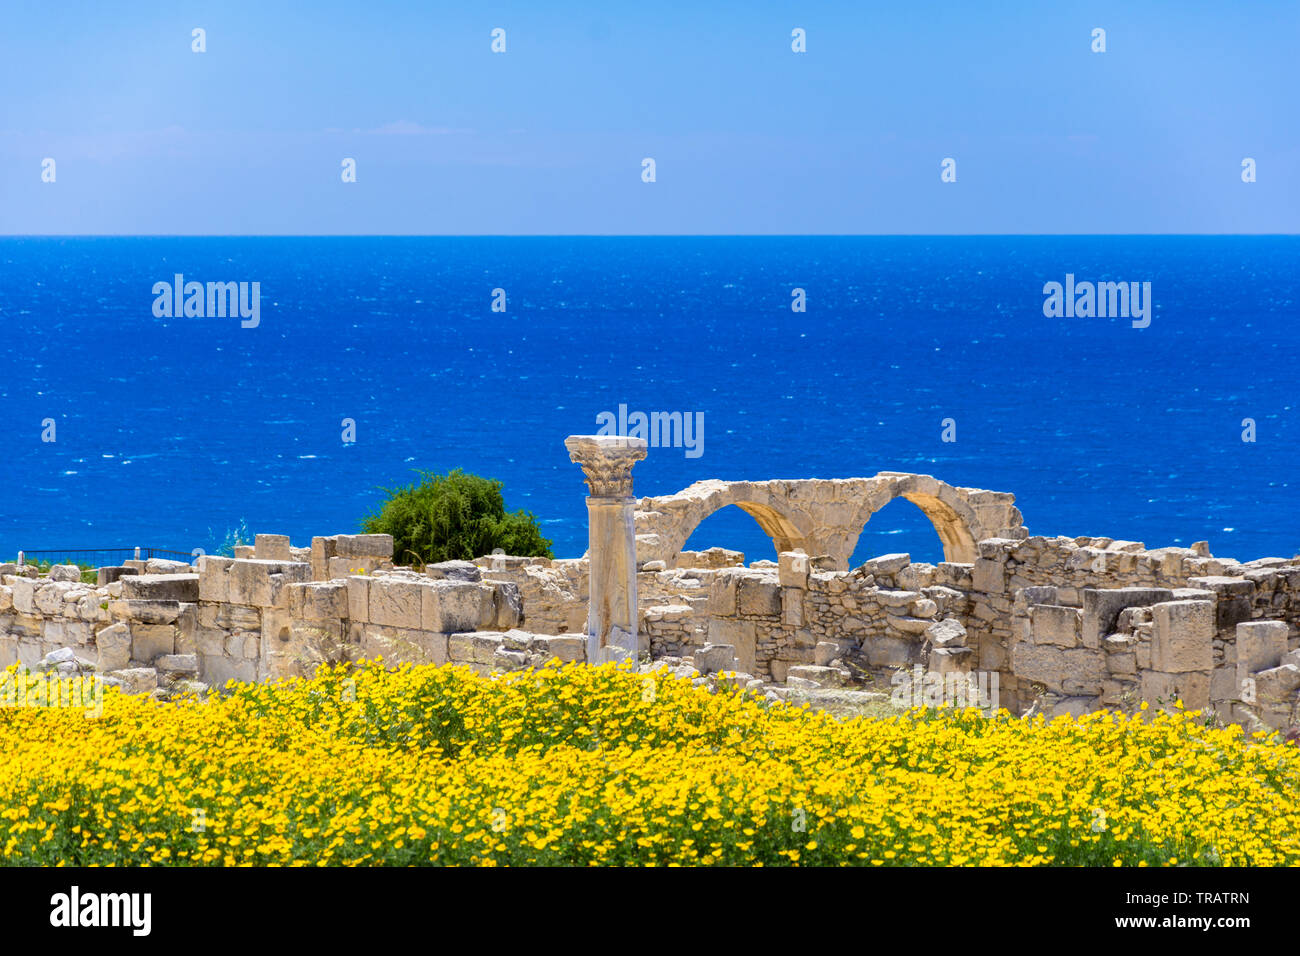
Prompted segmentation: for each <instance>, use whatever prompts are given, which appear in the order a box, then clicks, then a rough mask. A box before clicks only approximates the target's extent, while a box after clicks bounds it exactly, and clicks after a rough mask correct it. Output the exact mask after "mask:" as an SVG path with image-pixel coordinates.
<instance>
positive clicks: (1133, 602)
mask: <svg viewBox="0 0 1300 956" xmlns="http://www.w3.org/2000/svg"><path fill="white" fill-rule="evenodd" d="M1173 596H1174V595H1173V591H1171V590H1169V589H1168V588H1114V589H1106V590H1102V589H1099V588H1084V590H1083V629H1082V632H1081V638H1082V642H1083V646H1084V647H1100V646H1101V642H1102V641H1103V640H1104V639H1105V638H1106V636H1107V635H1108V634H1112V633H1114V631H1115V622H1116V621H1117V620H1118V618H1119V612H1120V611H1122V610H1124V609H1125V608H1127V607H1144V606H1146V605H1151V604H1159V603H1160V602H1162V601H1168V600H1170V599H1171V598H1172V597H1173Z"/></svg>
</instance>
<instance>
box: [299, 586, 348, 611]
mask: <svg viewBox="0 0 1300 956" xmlns="http://www.w3.org/2000/svg"><path fill="white" fill-rule="evenodd" d="M288 590H289V613H290V614H292V615H293V616H294V617H300V618H305V619H308V620H331V619H339V618H345V617H347V616H348V586H347V585H346V584H344V583H343V582H341V581H319V582H315V581H314V582H311V583H308V584H291V585H289V588H288Z"/></svg>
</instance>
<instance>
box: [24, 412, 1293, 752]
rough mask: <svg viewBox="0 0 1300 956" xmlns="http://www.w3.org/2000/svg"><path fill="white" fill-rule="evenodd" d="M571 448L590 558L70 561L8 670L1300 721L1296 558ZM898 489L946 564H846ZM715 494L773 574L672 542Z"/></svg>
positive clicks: (29, 578) (326, 549)
mask: <svg viewBox="0 0 1300 956" xmlns="http://www.w3.org/2000/svg"><path fill="white" fill-rule="evenodd" d="M565 444H566V447H567V449H568V451H569V454H570V457H571V459H572V460H573V461H574V462H575V463H577V464H578V465H579V466H581V468H582V470H583V473H584V476H585V479H586V482H587V486H588V490H589V496H588V498H587V504H588V513H589V522H590V523H589V528H590V547H589V550H588V553H587V554H586V555H584V556H583V557H581V558H571V559H563V560H560V559H557V560H550V559H545V558H527V557H512V556H506V555H488V556H484V557H481V558H479V559H477V560H475V561H474V562H472V563H471V562H463V561H455V562H445V563H442V564H435V565H429V566H427V567H425V568H423V569H419V570H416V569H413V568H404V567H395V566H394V565H393V541H392V539H391V538H390V537H388V536H386V535H335V536H332V537H318V538H313V539H312V541H311V546H310V547H307V548H299V547H293V546H291V544H290V542H289V539H288V538H287V537H285V536H283V535H270V534H259V535H257V537H256V542H255V544H254V545H252V546H248V547H241V548H238V549H236V554H235V556H234V557H213V556H207V557H202V558H200V559H199V560H198V562H197V568H195V567H191V566H190V565H187V564H183V563H176V562H167V561H157V560H151V561H132V562H127V564H126V565H125V566H122V567H114V568H100V569H99V570H98V572H97V581H96V583H95V584H86V583H82V578H81V573H80V571H79V570H78V569H77V568H75V567H72V566H56V567H54V568H52V569H51V570H50V572H49V574H48V575H47V576H44V577H42V576H39V575H38V573H37V570H36V569H35V568H34V567H30V566H18V565H14V564H8V565H0V667H5V666H8V665H11V664H14V663H20V664H22V665H24V666H26V667H28V668H31V669H36V670H55V671H57V672H61V673H74V672H88V671H93V672H94V673H96V674H98V675H100V676H101V677H102V678H103V679H104V680H106V681H108V682H110V683H116V684H119V685H121V686H122V687H124V688H125V689H127V690H129V691H133V692H152V693H154V694H156V695H157V696H160V697H167V696H170V695H174V694H177V693H181V692H188V691H202V690H204V689H206V688H209V687H220V686H224V685H225V683H226V682H227V681H230V680H236V681H268V680H275V679H279V678H284V677H293V676H306V675H309V674H311V673H312V671H313V670H314V669H315V667H316V666H317V665H318V664H320V663H321V662H326V661H356V660H361V659H367V658H375V657H381V656H382V658H383V659H384V660H385V661H386V662H390V663H400V662H406V661H410V662H431V663H435V664H444V663H454V664H466V665H469V666H470V667H472V668H474V669H476V670H478V671H480V672H482V673H485V674H486V673H492V672H504V671H511V670H518V669H521V668H528V667H536V666H540V665H542V664H545V663H546V662H547V661H550V660H552V659H558V660H560V661H565V662H571V661H579V662H580V661H591V662H603V661H611V660H614V661H625V662H627V665H626V666H634V667H640V668H641V669H643V670H647V669H651V668H669V669H671V670H673V671H674V672H675V673H678V674H680V675H681V676H684V677H689V678H691V679H693V680H694V681H696V682H697V683H699V684H702V685H707V686H709V687H711V688H713V689H734V688H738V689H740V690H741V691H743V692H746V693H753V694H757V695H761V696H763V697H767V698H769V699H790V700H796V701H807V702H810V703H812V704H813V705H814V706H823V707H825V708H826V709H829V710H832V711H833V712H839V713H854V712H864V711H862V710H858V709H856V708H857V707H858V705H861V706H862V707H863V708H865V707H866V706H867V705H868V704H870V703H871V702H875V703H876V704H877V705H879V704H880V703H882V702H888V701H890V700H891V699H893V700H895V701H896V700H897V696H896V694H895V693H894V692H895V691H896V690H897V688H898V687H899V686H900V684H906V683H907V682H909V681H913V680H915V679H916V678H918V677H924V679H925V681H926V682H927V686H931V687H934V686H937V687H939V688H940V689H941V690H943V689H945V688H946V689H948V690H953V689H957V690H958V691H959V690H960V689H961V688H963V687H974V686H976V685H977V684H978V686H979V687H981V688H983V689H984V699H983V703H991V705H993V706H1000V707H1004V708H1007V709H1008V710H1010V711H1012V712H1013V713H1017V714H1023V713H1043V714H1046V715H1049V716H1052V715H1057V714H1062V713H1070V714H1082V713H1086V712H1089V711H1094V710H1098V709H1114V710H1123V711H1132V710H1135V709H1137V708H1139V707H1140V705H1141V704H1142V703H1143V702H1147V703H1148V704H1149V705H1150V706H1151V707H1152V708H1159V707H1167V706H1169V705H1171V704H1172V702H1173V701H1175V700H1181V701H1182V703H1183V705H1184V706H1185V707H1187V708H1188V709H1212V710H1213V712H1214V714H1215V716H1216V717H1217V718H1218V719H1219V720H1221V721H1223V722H1225V723H1228V722H1232V723H1238V724H1241V725H1243V726H1245V727H1247V728H1251V729H1258V728H1263V727H1267V728H1275V729H1287V728H1291V727H1294V726H1295V725H1296V724H1297V723H1300V713H1298V711H1297V708H1298V707H1300V557H1296V558H1262V559H1259V560H1255V561H1248V562H1244V563H1242V562H1239V561H1236V560H1232V559H1227V558H1215V557H1213V556H1212V555H1211V554H1210V553H1209V549H1208V547H1207V546H1206V545H1205V544H1204V543H1199V544H1197V545H1194V546H1193V547H1191V548H1177V547H1166V548H1155V549H1148V548H1146V547H1145V546H1144V545H1143V544H1141V543H1139V542H1136V541H1122V540H1117V539H1113V538H1107V537H1098V538H1087V537H1081V538H1065V537H1050V538H1049V537H1040V536H1031V535H1030V534H1029V532H1028V531H1027V530H1026V529H1025V528H1024V526H1023V524H1022V521H1021V515H1020V512H1019V511H1018V510H1017V509H1016V507H1015V504H1014V501H1015V499H1014V497H1013V496H1012V495H1010V494H1007V493H1003V492H993V491H983V490H977V489H972V488H956V487H953V486H951V485H948V484H946V483H944V482H942V481H939V480H938V479H935V478H932V477H930V476H928V475H912V474H902V473H897V472H882V473H880V474H878V475H876V476H875V477H872V478H849V479H837V480H802V481H752V482H751V481H745V482H726V481H703V482H698V483H696V484H694V485H691V486H690V487H689V488H687V489H685V490H684V491H681V492H679V493H678V494H675V495H668V496H662V497H653V498H642V499H640V500H637V499H635V498H634V497H633V494H632V477H631V472H632V468H633V466H634V465H635V463H636V462H637V461H639V460H640V459H642V458H644V457H645V455H646V448H645V442H644V440H641V439H630V438H618V437H613V436H600V437H597V436H572V437H570V438H569V439H568V440H567V441H566V443H565ZM897 497H902V498H906V499H907V500H909V501H911V502H913V503H914V504H915V505H916V506H917V507H918V508H920V509H921V511H922V512H924V513H925V514H926V516H927V517H928V518H929V519H930V521H931V522H932V523H933V524H934V527H935V529H936V531H937V532H938V534H939V537H940V539H941V540H942V542H943V546H944V556H945V559H946V560H944V561H942V562H940V563H938V564H922V563H915V562H913V561H911V560H910V558H909V556H908V555H906V554H887V555H882V556H879V557H876V558H873V559H871V560H869V561H867V562H866V563H865V564H862V565H860V566H859V567H856V568H849V567H848V563H849V557H850V556H851V555H852V553H853V550H854V547H855V545H856V542H857V539H858V537H859V535H860V533H861V531H862V528H863V526H864V525H865V524H866V522H867V520H868V519H869V518H870V517H871V515H872V514H873V513H874V512H876V511H878V510H879V509H880V508H882V507H883V506H884V505H886V504H887V503H888V502H890V501H891V500H893V499H894V498H897ZM726 505H736V506H738V507H740V508H742V509H744V510H745V511H746V512H748V513H749V514H751V515H752V516H753V517H754V518H755V519H756V520H757V521H758V523H759V525H760V526H761V527H762V528H763V530H764V531H765V532H766V533H767V534H768V535H769V536H770V537H771V538H772V540H773V543H774V544H775V546H776V551H777V553H778V555H779V560H778V561H776V562H771V561H755V562H753V563H752V564H750V565H749V566H746V565H745V563H744V555H742V554H740V553H738V552H734V551H727V550H724V549H721V548H713V549H710V550H708V551H703V552H690V551H683V550H682V548H683V546H684V545H685V543H686V541H687V540H688V539H689V538H690V535H691V533H692V531H693V530H694V529H695V528H696V526H698V525H699V523H700V522H701V521H703V520H704V519H705V518H706V517H708V516H709V515H710V514H712V513H713V512H714V511H716V510H718V509H719V508H722V507H724V506H726ZM990 678H992V680H990ZM990 687H993V688H996V693H995V694H994V697H995V699H994V700H993V701H991V702H990V701H988V700H987V697H988V688H990ZM941 699H942V700H943V702H948V703H951V702H953V701H952V699H950V697H943V698H941ZM913 702H918V701H913ZM957 702H961V698H960V694H958V701H957Z"/></svg>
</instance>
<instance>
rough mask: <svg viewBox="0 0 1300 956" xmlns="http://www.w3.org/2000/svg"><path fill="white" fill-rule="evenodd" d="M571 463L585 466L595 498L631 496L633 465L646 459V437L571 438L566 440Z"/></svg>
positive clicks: (573, 436)
mask: <svg viewBox="0 0 1300 956" xmlns="http://www.w3.org/2000/svg"><path fill="white" fill-rule="evenodd" d="M564 447H565V448H567V449H568V450H569V460H570V461H573V462H576V463H577V464H579V465H580V466H582V474H583V477H584V478H585V479H586V482H587V489H588V493H589V494H590V496H591V497H593V498H630V497H632V466H633V465H635V464H636V463H637V462H638V461H640V460H641V459H642V458H644V457H645V456H646V440H645V439H644V438H625V437H622V436H619V435H570V436H569V437H568V438H566V439H564Z"/></svg>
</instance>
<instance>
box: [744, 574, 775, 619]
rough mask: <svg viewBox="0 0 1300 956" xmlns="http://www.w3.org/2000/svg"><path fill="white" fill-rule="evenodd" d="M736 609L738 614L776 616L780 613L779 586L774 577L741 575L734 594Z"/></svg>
mask: <svg viewBox="0 0 1300 956" xmlns="http://www.w3.org/2000/svg"><path fill="white" fill-rule="evenodd" d="M736 610H737V612H738V613H740V614H749V615H754V616H762V617H777V616H779V615H780V614H781V587H780V585H779V584H778V583H777V582H776V580H775V579H773V578H769V577H767V576H766V575H764V576H763V577H749V576H746V577H743V578H741V579H740V586H739V587H738V589H737V595H736Z"/></svg>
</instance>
